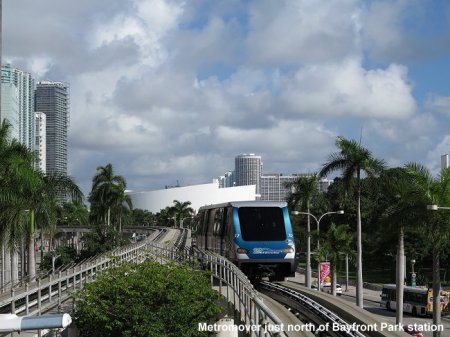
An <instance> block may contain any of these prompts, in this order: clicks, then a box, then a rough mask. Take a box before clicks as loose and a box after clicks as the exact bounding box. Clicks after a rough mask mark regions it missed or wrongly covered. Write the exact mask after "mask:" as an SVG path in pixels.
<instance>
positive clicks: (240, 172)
mask: <svg viewBox="0 0 450 337" xmlns="http://www.w3.org/2000/svg"><path fill="white" fill-rule="evenodd" d="M261 174H262V160H261V156H257V155H255V154H253V153H251V154H241V155H238V156H236V157H235V159H234V181H235V183H236V186H246V185H256V194H257V195H258V194H260V178H261Z"/></svg>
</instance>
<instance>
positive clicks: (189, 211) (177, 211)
mask: <svg viewBox="0 0 450 337" xmlns="http://www.w3.org/2000/svg"><path fill="white" fill-rule="evenodd" d="M173 204H174V205H173V206H172V207H171V208H170V213H171V214H172V215H173V216H174V217H175V225H176V224H177V223H178V224H179V226H180V227H181V221H182V220H183V219H185V218H189V217H192V215H193V214H194V209H193V208H192V207H191V202H190V201H184V202H180V201H178V200H174V201H173Z"/></svg>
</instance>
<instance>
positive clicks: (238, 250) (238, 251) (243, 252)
mask: <svg viewBox="0 0 450 337" xmlns="http://www.w3.org/2000/svg"><path fill="white" fill-rule="evenodd" d="M237 253H238V254H248V250H247V249H245V248H238V249H237Z"/></svg>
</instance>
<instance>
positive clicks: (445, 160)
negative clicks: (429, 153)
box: [441, 154, 448, 170]
mask: <svg viewBox="0 0 450 337" xmlns="http://www.w3.org/2000/svg"><path fill="white" fill-rule="evenodd" d="M441 169H442V170H445V169H448V154H443V155H442V156H441Z"/></svg>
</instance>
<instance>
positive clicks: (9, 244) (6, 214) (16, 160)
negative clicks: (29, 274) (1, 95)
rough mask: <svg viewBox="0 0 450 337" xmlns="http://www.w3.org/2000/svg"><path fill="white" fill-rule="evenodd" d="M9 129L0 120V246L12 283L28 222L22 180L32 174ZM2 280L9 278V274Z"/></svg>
mask: <svg viewBox="0 0 450 337" xmlns="http://www.w3.org/2000/svg"><path fill="white" fill-rule="evenodd" d="M10 130H11V125H10V124H9V122H8V121H7V120H3V121H2V123H1V125H0V158H1V161H0V237H1V238H2V239H1V240H0V246H1V247H2V250H3V249H5V247H6V248H7V255H8V261H9V260H10V261H11V269H10V270H11V279H12V280H15V279H17V277H18V271H17V265H18V263H17V261H16V259H17V251H18V247H19V246H23V236H24V232H25V231H24V228H25V226H26V223H27V219H29V214H27V212H26V210H27V206H26V205H25V204H24V201H25V198H24V196H26V193H24V190H25V187H26V181H25V180H24V178H25V177H26V176H27V174H28V173H29V172H31V171H32V162H33V156H32V154H31V152H30V151H29V150H28V149H27V148H26V147H25V146H24V145H22V144H20V143H19V142H18V141H17V140H15V139H11V138H10ZM5 253H6V252H5ZM9 255H10V256H9ZM5 277H6V279H9V275H5Z"/></svg>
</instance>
